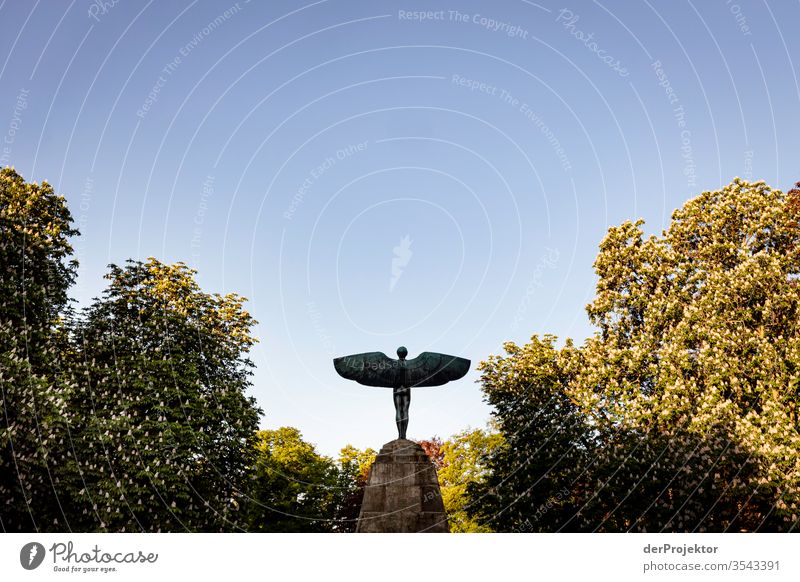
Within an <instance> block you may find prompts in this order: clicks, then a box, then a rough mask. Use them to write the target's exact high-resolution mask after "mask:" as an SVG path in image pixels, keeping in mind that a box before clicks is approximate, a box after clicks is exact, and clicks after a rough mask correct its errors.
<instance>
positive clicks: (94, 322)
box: [67, 258, 260, 531]
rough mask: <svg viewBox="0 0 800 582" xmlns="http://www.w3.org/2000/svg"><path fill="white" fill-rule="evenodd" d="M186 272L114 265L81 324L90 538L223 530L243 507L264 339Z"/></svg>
mask: <svg viewBox="0 0 800 582" xmlns="http://www.w3.org/2000/svg"><path fill="white" fill-rule="evenodd" d="M194 275H195V272H194V271H192V270H191V269H189V268H187V267H186V266H185V265H183V264H181V263H178V264H176V265H165V264H163V263H161V262H159V261H157V260H155V259H152V258H151V259H149V260H148V261H147V262H145V263H143V262H139V261H129V262H128V264H127V266H126V267H124V268H122V267H118V266H114V265H112V266H111V272H110V273H109V275H108V276H107V278H108V279H109V281H110V283H109V286H108V289H107V290H106V291H105V293H104V294H103V297H102V298H101V299H98V300H96V301H95V302H94V304H93V305H92V306H91V307H90V308H89V309H88V310H87V311H86V313H85V314H84V315H83V317H82V318H80V319H79V320H77V321H75V322H74V328H75V331H74V333H75V343H76V350H75V353H74V361H73V362H72V366H71V368H72V369H73V370H74V371H75V378H74V381H73V385H72V389H71V390H70V392H69V394H68V401H69V409H68V410H69V414H70V419H71V429H72V432H73V438H72V443H73V446H74V449H75V453H74V456H73V459H72V463H71V464H70V466H69V468H68V469H69V470H68V471H67V477H68V478H69V479H70V487H69V491H70V493H71V495H72V500H73V503H74V506H75V507H80V508H83V511H82V512H81V513H79V514H78V515H77V516H73V519H72V522H71V523H70V526H71V527H73V528H76V529H80V530H81V531H85V530H100V531H187V530H188V531H220V530H229V529H233V530H235V529H237V528H241V527H243V523H242V518H240V517H239V512H238V511H237V510H238V507H239V505H240V503H241V499H242V495H243V493H244V492H246V486H247V470H248V468H249V467H250V465H251V464H252V450H253V449H252V441H253V438H254V434H255V431H256V429H257V426H258V424H257V423H258V417H259V414H260V411H259V410H258V408H256V406H255V401H254V400H253V398H251V397H247V396H246V395H245V391H246V390H247V389H248V388H249V386H250V381H249V377H250V376H251V374H252V372H251V368H252V363H251V362H250V360H249V359H248V358H247V357H246V354H247V351H248V350H249V348H250V347H251V346H252V345H253V343H254V342H255V340H254V339H253V338H252V336H251V335H250V328H251V327H252V325H253V324H254V321H253V319H252V317H251V316H250V315H249V314H248V313H247V312H246V311H245V310H244V309H243V302H244V300H243V298H241V297H239V296H237V295H234V294H229V295H224V296H221V295H217V294H208V293H205V292H203V291H202V290H201V289H200V288H199V286H198V285H197V283H196V281H195V279H194Z"/></svg>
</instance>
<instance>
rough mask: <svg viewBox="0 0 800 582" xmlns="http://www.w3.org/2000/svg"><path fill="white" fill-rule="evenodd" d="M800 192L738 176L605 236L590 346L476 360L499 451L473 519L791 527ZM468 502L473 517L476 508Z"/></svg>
mask: <svg viewBox="0 0 800 582" xmlns="http://www.w3.org/2000/svg"><path fill="white" fill-rule="evenodd" d="M799 217H800V192H798V191H796V190H795V191H792V192H790V193H788V194H785V193H783V192H781V191H780V190H775V189H772V188H770V187H768V186H767V185H766V184H764V183H763V182H756V183H749V182H746V181H743V180H739V179H736V180H735V181H734V182H733V183H731V184H730V185H728V186H726V187H725V188H722V189H721V190H718V191H713V192H704V193H703V194H701V195H700V196H698V197H697V198H694V199H692V200H690V201H688V202H687V203H686V204H685V205H684V206H683V207H682V208H680V209H678V210H676V211H675V212H674V213H673V215H672V222H671V224H670V226H669V228H668V229H667V230H666V231H665V232H664V233H662V235H661V236H654V235H653V236H649V237H645V235H644V232H643V230H642V225H643V221H641V220H639V221H636V222H624V223H623V224H621V225H620V226H617V227H612V228H610V229H609V231H608V234H607V235H606V237H605V238H604V239H603V241H602V242H601V243H600V252H599V254H598V256H597V260H596V261H595V264H594V267H595V272H596V273H597V276H598V282H597V294H596V297H595V299H594V301H593V302H592V303H591V304H589V305H588V306H587V312H588V315H589V318H590V320H591V322H592V323H594V324H595V325H596V326H597V327H598V331H597V333H595V335H593V336H592V337H590V338H589V339H588V340H586V342H585V343H584V344H583V345H582V346H580V347H576V346H575V345H574V344H573V342H572V341H570V340H567V341H566V342H565V344H564V345H563V346H562V347H558V346H557V345H556V343H557V338H555V337H554V336H551V335H546V336H544V337H539V336H534V337H533V338H532V339H531V342H530V343H529V344H527V345H525V346H521V347H520V346H517V345H515V344H513V343H508V344H506V346H505V350H506V355H505V356H491V357H489V358H488V359H487V360H486V361H485V362H483V363H482V365H481V370H482V378H481V381H482V384H483V389H484V391H485V394H486V397H487V399H488V401H489V402H490V403H491V404H492V405H494V406H495V410H496V416H497V420H498V422H499V424H500V426H501V430H502V432H503V434H504V437H505V439H506V446H505V447H503V448H501V450H500V451H499V452H498V453H497V454H496V455H495V456H494V457H493V458H492V460H491V463H490V468H491V477H490V478H489V479H488V481H487V485H486V486H485V487H484V488H481V489H480V490H476V491H475V492H474V493H475V494H476V495H478V494H480V495H485V499H487V500H490V501H491V502H490V503H486V504H484V505H481V506H480V507H478V509H477V515H478V518H479V519H483V520H486V521H487V522H489V523H492V524H494V525H495V526H496V527H498V528H499V529H503V530H517V531H526V530H531V531H556V530H578V531H627V530H642V531H740V530H741V531H760V530H767V531H784V530H791V529H792V528H794V527H795V525H796V523H797V520H798V510H797V503H798V502H800V499H799V497H800V487H799V485H800V455H798V454H797V451H798V450H799V447H800V433H799V432H798V428H799V427H798V418H797V403H798V390H797V387H798V378H799V377H800V376H799V374H800V371H798V365H799V364H800V350H799V349H798V348H800V328H799V327H798V326H799V325H800V320H799V319H798V315H800V314H799V313H798V306H800V289H799V288H798V282H797V279H798V275H800V254H798V253H799V252H800V248H799V247H798V242H800V227H799V226H798V218H799ZM476 507H477V506H476Z"/></svg>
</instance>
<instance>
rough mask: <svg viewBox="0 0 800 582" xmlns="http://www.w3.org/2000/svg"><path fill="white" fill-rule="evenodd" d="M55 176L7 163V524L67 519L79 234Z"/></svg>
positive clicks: (3, 192) (0, 429) (3, 306)
mask: <svg viewBox="0 0 800 582" xmlns="http://www.w3.org/2000/svg"><path fill="white" fill-rule="evenodd" d="M71 223H72V216H71V215H70V212H69V209H68V208H67V205H66V202H65V200H64V198H63V197H61V196H58V195H56V194H55V193H54V191H53V188H52V186H50V185H49V184H48V183H47V182H43V183H42V184H41V185H39V184H36V183H26V182H25V180H24V179H23V178H22V177H21V176H20V175H19V174H18V173H17V172H16V171H14V170H13V169H11V168H5V169H3V170H0V273H1V274H2V275H1V276H0V415H2V416H0V529H2V530H4V531H20V530H21V531H31V530H42V529H45V530H46V529H51V528H54V527H55V528H57V527H58V524H59V519H61V520H62V522H63V517H62V511H61V505H62V503H61V500H60V499H59V497H58V494H57V491H56V490H57V487H56V485H57V475H55V474H54V471H55V467H57V466H59V465H60V464H61V461H62V454H63V451H64V446H63V443H64V438H65V432H64V424H63V421H62V418H63V412H64V406H65V403H64V401H63V398H62V396H61V391H60V390H59V384H60V382H61V378H60V375H59V370H60V367H61V364H60V353H61V351H62V350H63V344H62V341H63V339H64V334H63V327H62V326H61V315H62V312H63V311H64V310H65V307H66V306H67V290H68V289H69V287H70V285H71V284H72V282H73V281H74V279H75V273H76V269H77V263H76V261H74V260H72V259H71V254H72V247H71V245H70V242H69V239H70V237H72V236H75V235H77V234H78V231H77V230H75V229H73V228H72V227H71Z"/></svg>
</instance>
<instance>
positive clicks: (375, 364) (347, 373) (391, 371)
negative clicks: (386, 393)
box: [333, 352, 400, 388]
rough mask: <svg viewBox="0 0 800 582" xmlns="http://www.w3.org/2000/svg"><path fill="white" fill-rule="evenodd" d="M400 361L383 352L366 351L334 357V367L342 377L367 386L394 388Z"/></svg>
mask: <svg viewBox="0 0 800 582" xmlns="http://www.w3.org/2000/svg"><path fill="white" fill-rule="evenodd" d="M399 364H400V361H399V360H395V359H394V358H390V357H389V356H387V355H386V354H384V353H383V352H366V353H363V354H353V355H352V356H343V357H341V358H334V360H333V367H334V368H336V371H337V372H338V373H339V375H340V376H341V377H342V378H347V379H348V380H355V381H356V382H358V383H359V384H364V385H365V386H379V387H381V388H392V387H394V385H395V383H396V382H397V380H398V371H399V370H400V365H399Z"/></svg>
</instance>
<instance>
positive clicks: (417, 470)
mask: <svg viewBox="0 0 800 582" xmlns="http://www.w3.org/2000/svg"><path fill="white" fill-rule="evenodd" d="M356 531H357V532H361V533H412V532H413V533H416V532H430V533H448V532H449V531H450V528H449V526H448V525H447V514H446V513H445V511H444V503H443V502H442V494H441V491H440V490H439V479H438V477H437V476H436V468H435V467H434V466H433V463H432V462H431V460H430V459H429V458H428V455H426V454H425V451H424V450H423V449H422V447H421V446H419V445H418V444H417V443H415V442H413V441H409V440H406V439H396V440H393V441H391V442H388V443H386V444H385V445H383V448H381V450H380V453H378V456H377V458H376V459H375V463H374V464H373V465H372V468H371V469H370V471H369V478H368V479H367V485H366V487H365V489H364V501H363V502H362V504H361V513H360V514H359V516H358V525H357V526H356Z"/></svg>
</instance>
